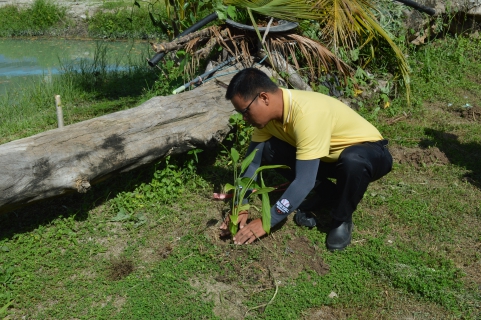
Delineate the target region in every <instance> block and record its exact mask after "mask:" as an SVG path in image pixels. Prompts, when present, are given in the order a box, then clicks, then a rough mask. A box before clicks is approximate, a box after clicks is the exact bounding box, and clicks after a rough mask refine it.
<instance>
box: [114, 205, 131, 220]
mask: <svg viewBox="0 0 481 320" xmlns="http://www.w3.org/2000/svg"><path fill="white" fill-rule="evenodd" d="M131 216H132V215H130V214H128V213H126V212H125V209H124V208H120V210H119V213H117V216H115V217H114V218H112V219H110V221H113V222H118V221H125V220H128V219H130V217H131Z"/></svg>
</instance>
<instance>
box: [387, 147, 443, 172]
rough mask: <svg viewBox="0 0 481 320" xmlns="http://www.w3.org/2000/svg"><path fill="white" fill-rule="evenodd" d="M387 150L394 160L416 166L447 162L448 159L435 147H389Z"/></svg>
mask: <svg viewBox="0 0 481 320" xmlns="http://www.w3.org/2000/svg"><path fill="white" fill-rule="evenodd" d="M389 152H391V155H392V157H393V160H394V161H396V162H398V163H400V164H410V165H412V166H414V167H416V168H421V167H426V166H430V165H446V164H448V163H449V159H448V157H446V155H445V154H444V152H442V151H441V150H439V149H438V148H436V147H431V148H427V149H421V148H404V147H390V148H389Z"/></svg>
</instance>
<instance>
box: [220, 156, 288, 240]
mask: <svg viewBox="0 0 481 320" xmlns="http://www.w3.org/2000/svg"><path fill="white" fill-rule="evenodd" d="M256 152H257V149H256V150H254V151H252V152H251V154H249V155H248V156H247V157H246V158H245V159H244V160H243V161H242V162H241V165H240V171H239V170H238V162H239V152H238V151H237V150H236V149H234V148H231V151H230V157H231V159H232V166H233V168H234V185H232V184H230V183H227V184H226V185H225V186H224V192H225V193H227V192H229V191H233V192H234V194H233V197H232V199H233V200H232V209H231V215H230V222H229V231H230V232H231V234H232V235H235V234H236V233H237V229H238V223H239V213H240V212H242V211H248V210H249V208H250V204H249V203H248V202H246V201H244V200H247V199H248V198H251V197H252V196H255V195H261V196H262V198H261V199H262V210H261V211H262V228H263V229H264V231H265V232H266V233H269V232H270V229H271V214H270V203H269V195H268V193H269V192H271V191H272V190H275V188H272V187H266V185H265V184H264V179H263V177H262V171H264V170H267V169H280V168H289V167H288V166H285V165H268V166H261V167H259V168H258V169H257V170H256V171H255V173H254V175H253V176H252V178H248V177H242V174H243V173H244V172H245V171H246V169H247V168H248V167H249V165H250V164H251V162H252V160H254V157H255V155H256ZM257 175H259V177H260V185H259V184H258V183H257V182H256V179H257ZM249 190H252V192H250V193H249V194H248V191H249ZM244 202H246V203H244Z"/></svg>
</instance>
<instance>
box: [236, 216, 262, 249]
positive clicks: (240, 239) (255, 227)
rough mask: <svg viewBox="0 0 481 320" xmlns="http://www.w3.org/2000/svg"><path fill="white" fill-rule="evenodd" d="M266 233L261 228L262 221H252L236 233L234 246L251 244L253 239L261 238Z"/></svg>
mask: <svg viewBox="0 0 481 320" xmlns="http://www.w3.org/2000/svg"><path fill="white" fill-rule="evenodd" d="M265 234H266V232H265V231H264V228H262V220H261V219H255V220H252V221H251V222H250V223H249V224H248V225H247V226H245V228H242V229H241V230H239V231H238V232H237V234H236V235H235V237H234V244H244V243H252V242H253V241H254V240H255V239H257V238H260V237H262V236H263V235H265Z"/></svg>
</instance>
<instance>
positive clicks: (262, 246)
mask: <svg viewBox="0 0 481 320" xmlns="http://www.w3.org/2000/svg"><path fill="white" fill-rule="evenodd" d="M283 231H284V230H282V231H281V232H276V235H275V238H274V236H269V237H265V238H262V239H261V240H260V241H256V242H254V243H253V244H251V245H249V246H232V245H230V243H231V242H230V240H226V241H225V242H224V245H225V249H226V250H225V254H224V257H223V258H222V263H221V266H222V272H221V273H220V274H221V275H219V276H218V277H217V278H216V281H218V282H224V283H231V282H233V281H234V282H235V281H239V280H241V281H242V282H244V283H246V284H256V285H261V286H265V287H271V286H272V280H273V279H275V280H276V281H281V282H283V281H287V280H293V279H295V278H296V277H297V275H298V274H299V273H300V272H301V271H308V270H310V271H314V272H316V273H317V274H319V275H324V274H326V273H328V272H329V266H328V265H327V264H325V263H324V261H323V260H322V258H321V255H320V252H318V251H319V249H318V247H317V246H316V245H314V244H313V243H312V241H310V240H309V239H307V238H306V237H297V236H295V235H294V234H293V233H291V232H290V231H287V230H286V231H285V232H283ZM279 237H281V238H283V240H279ZM217 243H218V242H217ZM239 276H240V277H242V278H243V279H239Z"/></svg>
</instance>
